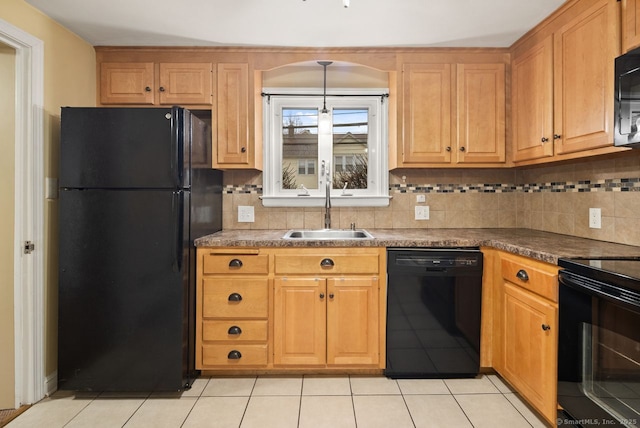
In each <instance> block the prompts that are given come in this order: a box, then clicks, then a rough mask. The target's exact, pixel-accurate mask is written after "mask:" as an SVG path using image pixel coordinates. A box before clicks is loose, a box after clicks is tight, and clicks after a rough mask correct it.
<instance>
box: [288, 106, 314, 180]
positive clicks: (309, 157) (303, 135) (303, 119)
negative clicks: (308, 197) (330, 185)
mask: <svg viewBox="0 0 640 428" xmlns="http://www.w3.org/2000/svg"><path fill="white" fill-rule="evenodd" d="M317 158H318V110H317V109H315V108H313V109H301V108H283V109H282V188H283V189H298V188H300V186H301V185H304V186H305V187H306V188H307V189H317V188H318V176H317V174H316V168H315V160H316V159H317Z"/></svg>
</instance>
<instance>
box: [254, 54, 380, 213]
mask: <svg viewBox="0 0 640 428" xmlns="http://www.w3.org/2000/svg"><path fill="white" fill-rule="evenodd" d="M293 68H295V67H293ZM359 68H362V67H359ZM305 69H311V70H315V71H318V70H319V67H318V65H317V64H314V65H307V66H306V68H305ZM341 70H342V71H341V73H339V75H340V80H341V81H342V83H343V84H344V83H345V82H346V83H348V84H351V85H352V87H349V88H347V87H340V88H335V87H334V88H331V89H327V91H326V97H325V96H324V95H325V94H324V91H323V89H322V88H317V87H293V86H291V85H293V84H291V83H290V84H289V85H290V86H286V87H282V86H280V85H278V86H274V87H265V88H263V113H264V115H263V125H264V130H263V135H264V172H263V196H262V201H263V205H264V206H270V207H274V206H324V204H325V198H326V185H327V180H328V181H329V183H330V189H331V190H330V192H331V203H332V204H333V205H334V206H387V205H389V178H388V134H389V129H388V121H389V109H388V104H389V102H388V94H389V90H388V88H382V87H372V86H370V84H371V82H365V84H364V86H365V87H360V85H358V84H357V81H353V80H350V79H353V78H345V77H344V76H345V75H349V73H346V74H345V71H344V70H345V69H344V67H343V68H342V69H341ZM319 71H320V74H319V75H318V74H316V75H314V76H315V77H317V82H319V83H322V73H321V70H319ZM331 73H332V70H331V69H329V74H328V75H329V76H331ZM356 74H357V73H356ZM379 74H380V75H383V74H384V73H382V72H380V73H379ZM278 76H279V79H275V80H273V81H274V82H276V83H280V84H282V83H281V82H282V81H283V80H285V81H289V80H295V79H282V73H280V74H279V75H278ZM378 77H379V76H378ZM303 80H304V81H305V83H312V81H313V80H314V79H313V78H310V77H308V76H307V77H306V78H305V79H303ZM327 80H329V79H327ZM369 80H371V79H369ZM374 81H375V79H374ZM267 82H269V79H265V83H267ZM379 82H380V79H379V80H378V81H377V83H379ZM367 83H368V84H367ZM325 108H326V110H325ZM323 112H326V114H325V115H324V117H322V116H323V114H322V113H323Z"/></svg>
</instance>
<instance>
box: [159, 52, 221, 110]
mask: <svg viewBox="0 0 640 428" xmlns="http://www.w3.org/2000/svg"><path fill="white" fill-rule="evenodd" d="M158 90H159V91H160V104H171V105H179V104H203V105H211V63H210V62H209V63H161V64H160V87H159V88H158Z"/></svg>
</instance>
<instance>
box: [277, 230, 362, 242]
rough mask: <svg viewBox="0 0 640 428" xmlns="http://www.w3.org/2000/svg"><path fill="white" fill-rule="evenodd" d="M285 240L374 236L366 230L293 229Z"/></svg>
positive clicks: (286, 234) (284, 237)
mask: <svg viewBox="0 0 640 428" xmlns="http://www.w3.org/2000/svg"><path fill="white" fill-rule="evenodd" d="M282 238H283V239H307V240H330V239H373V235H371V234H370V233H369V232H367V231H366V230H364V229H356V230H351V229H317V230H300V229H292V230H290V231H288V232H287V233H285V235H284V236H283V237H282Z"/></svg>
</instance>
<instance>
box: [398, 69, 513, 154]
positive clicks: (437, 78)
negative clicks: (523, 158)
mask: <svg viewBox="0 0 640 428" xmlns="http://www.w3.org/2000/svg"><path fill="white" fill-rule="evenodd" d="M403 99H404V107H403V152H402V166H405V167H424V166H430V165H446V164H450V165H460V164H476V163H477V164H500V163H503V162H504V161H505V67H504V64H482V63H477V64H476V63H473V64H446V63H443V64H404V66H403ZM452 106H455V108H452Z"/></svg>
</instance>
